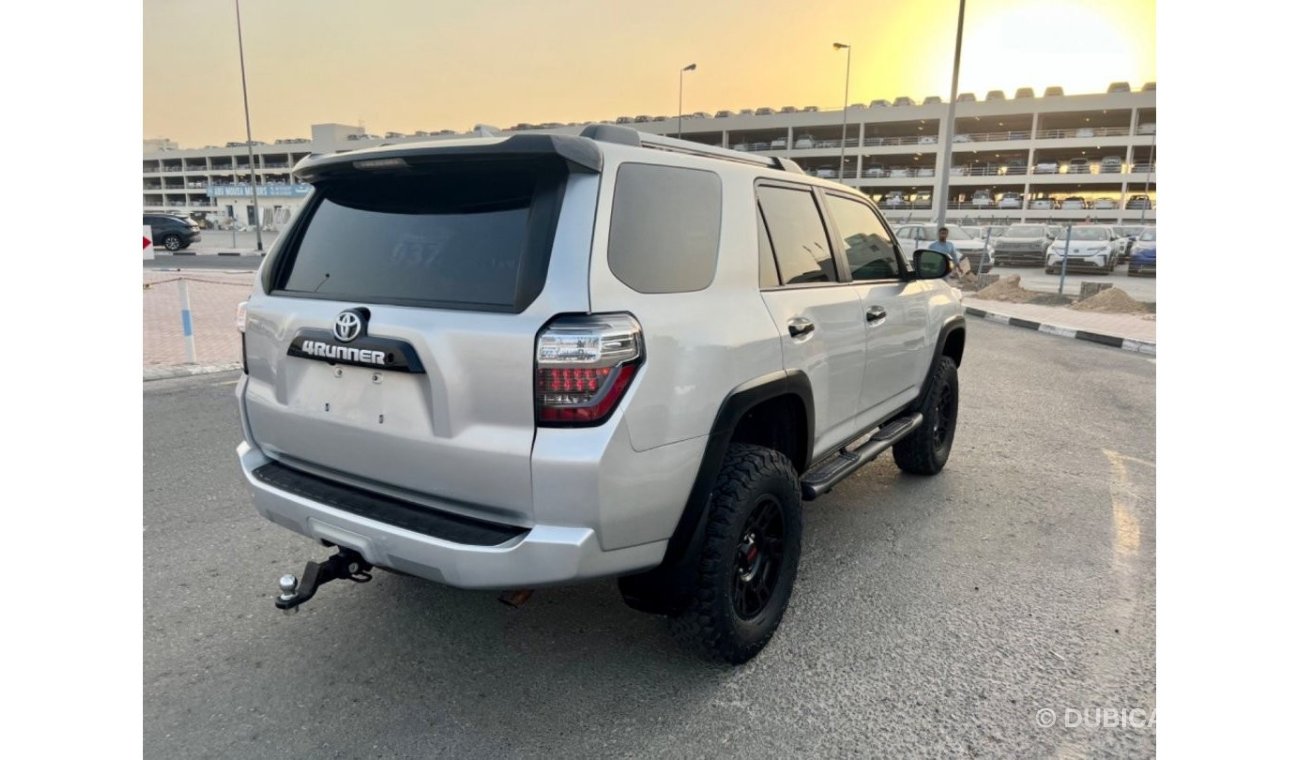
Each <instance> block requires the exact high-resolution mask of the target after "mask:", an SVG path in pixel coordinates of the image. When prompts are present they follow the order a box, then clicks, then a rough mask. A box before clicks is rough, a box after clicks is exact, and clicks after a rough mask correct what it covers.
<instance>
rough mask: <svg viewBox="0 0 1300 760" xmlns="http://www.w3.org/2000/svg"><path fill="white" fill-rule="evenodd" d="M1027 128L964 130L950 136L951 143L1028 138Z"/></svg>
mask: <svg viewBox="0 0 1300 760" xmlns="http://www.w3.org/2000/svg"><path fill="white" fill-rule="evenodd" d="M1029 136H1030V132H1029V130H1027V129H1007V130H1002V131H1000V132H964V133H962V134H956V135H953V136H952V141H953V143H972V142H1006V141H1008V140H1028V139H1029Z"/></svg>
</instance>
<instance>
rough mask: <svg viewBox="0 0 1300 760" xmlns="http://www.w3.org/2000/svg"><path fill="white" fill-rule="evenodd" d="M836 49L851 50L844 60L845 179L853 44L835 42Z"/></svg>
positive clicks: (842, 135)
mask: <svg viewBox="0 0 1300 760" xmlns="http://www.w3.org/2000/svg"><path fill="white" fill-rule="evenodd" d="M833 44H834V46H835V49H836V50H847V51H849V54H848V57H847V58H846V59H845V60H844V122H843V124H842V126H841V127H840V179H841V180H842V179H844V146H845V145H846V144H847V143H848V141H849V71H850V70H851V69H852V68H853V46H852V45H846V44H844V43H843V42H836V43H833Z"/></svg>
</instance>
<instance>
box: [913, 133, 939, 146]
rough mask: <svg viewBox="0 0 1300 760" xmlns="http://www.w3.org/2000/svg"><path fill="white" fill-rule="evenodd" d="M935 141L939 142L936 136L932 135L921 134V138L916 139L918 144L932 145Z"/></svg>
mask: <svg viewBox="0 0 1300 760" xmlns="http://www.w3.org/2000/svg"><path fill="white" fill-rule="evenodd" d="M937 142H939V139H938V138H937V137H935V136H934V135H921V139H920V140H918V141H917V144H918V145H934V144H935V143H937Z"/></svg>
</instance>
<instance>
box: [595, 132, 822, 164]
mask: <svg viewBox="0 0 1300 760" xmlns="http://www.w3.org/2000/svg"><path fill="white" fill-rule="evenodd" d="M579 136H580V137H587V138H590V139H592V140H595V141H597V142H603V143H614V144H617V145H631V146H633V147H637V148H654V149H656V150H666V151H670V152H672V153H685V154H688V155H692V156H704V157H705V158H718V159H722V160H724V161H735V162H736V163H741V164H749V165H750V166H761V167H764V168H767V169H777V170H778V171H786V172H795V173H797V174H803V173H804V172H803V169H802V168H800V166H799V164H796V163H795V162H794V161H791V160H790V159H788V158H784V157H781V156H771V157H768V156H755V155H751V154H749V153H741V152H740V151H738V150H729V149H727V148H719V147H716V146H713V145H704V144H703V143H697V142H691V141H690V140H680V139H677V138H674V137H665V136H663V135H656V134H651V133H649V132H640V131H638V130H635V129H632V128H631V127H624V126H620V125H617V124H592V125H590V126H588V127H586V128H585V129H583V130H582V132H581V133H579Z"/></svg>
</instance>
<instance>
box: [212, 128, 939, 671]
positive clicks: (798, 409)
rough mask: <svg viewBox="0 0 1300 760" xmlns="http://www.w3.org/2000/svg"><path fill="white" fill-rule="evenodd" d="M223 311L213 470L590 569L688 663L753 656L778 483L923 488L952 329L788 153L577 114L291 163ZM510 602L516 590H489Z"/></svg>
mask: <svg viewBox="0 0 1300 760" xmlns="http://www.w3.org/2000/svg"><path fill="white" fill-rule="evenodd" d="M295 172H296V174H297V175H298V176H300V177H301V178H302V180H303V181H305V182H309V183H311V184H312V185H313V186H314V189H313V192H312V194H311V196H310V198H309V199H308V201H307V203H306V205H305V207H304V209H303V212H302V213H301V214H300V215H299V216H298V218H297V219H296V220H295V222H294V224H293V225H292V227H291V228H290V229H289V230H288V231H287V232H286V233H285V234H283V235H282V236H281V237H280V238H279V240H277V242H276V244H275V247H274V248H273V250H272V251H271V252H270V253H269V255H268V256H267V258H266V260H265V262H264V263H263V266H262V268H261V270H260V272H259V274H258V277H257V280H256V283H255V285H254V288H253V292H252V295H251V296H250V298H249V300H248V301H247V303H246V304H243V305H241V313H240V317H239V322H240V328H241V330H242V332H243V347H244V376H243V377H242V379H241V380H240V381H239V383H238V386H237V393H238V402H239V411H240V416H241V420H242V424H243V437H244V441H243V443H241V444H240V445H239V447H238V456H239V461H240V464H241V466H242V469H243V472H244V474H245V476H246V477H247V480H248V482H249V483H250V484H251V486H252V489H253V503H254V505H255V506H256V508H257V510H258V511H259V512H261V514H263V515H264V516H265V517H267V518H268V519H270V520H271V521H273V522H275V523H277V524H279V525H281V526H283V527H285V528H288V529H290V530H293V531H296V532H298V533H301V534H303V535H305V536H308V537H310V538H312V539H314V540H316V541H318V542H320V543H322V544H324V545H325V546H327V547H335V548H337V553H335V554H334V555H333V556H332V557H331V558H330V559H328V560H326V561H324V562H322V563H315V562H312V563H308V564H307V568H306V571H305V572H304V573H303V574H302V577H301V578H298V577H295V576H291V575H290V576H285V577H283V578H281V582H280V586H281V588H280V594H279V596H278V597H277V599H276V605H277V606H278V607H280V608H282V609H285V610H292V609H295V608H296V607H297V605H299V604H301V603H303V602H304V601H306V600H307V599H310V598H311V597H312V595H313V594H315V593H316V591H317V589H318V587H319V586H320V585H321V584H322V583H325V582H327V581H331V580H343V579H351V580H356V581H364V580H368V579H369V578H370V574H369V571H370V570H371V569H372V568H373V567H379V568H383V569H388V570H392V571H396V572H400V573H405V574H408V575H413V576H418V577H420V578H425V579H428V580H432V581H436V582H439V583H445V584H450V585H452V586H458V587H461V588H471V589H501V590H506V591H512V590H514V591H519V592H522V591H524V590H528V589H532V588H535V587H539V586H546V585H554V584H563V583H568V582H573V581H580V580H584V579H590V578H599V577H617V578H618V585H619V588H620V590H621V592H622V594H623V596H624V598H625V599H626V601H627V603H628V604H630V605H631V606H632V607H634V608H636V609H638V610H643V611H647V612H652V613H656V614H661V615H667V616H670V618H671V619H672V622H671V627H672V628H674V629H675V631H676V632H677V633H678V634H679V635H680V636H681V637H683V638H684V639H686V640H688V641H690V642H693V643H694V644H695V645H697V646H698V647H700V648H701V650H702V651H703V652H705V653H706V654H709V655H711V656H713V657H715V658H718V659H722V660H725V661H729V662H733V663H739V662H743V661H745V660H747V659H749V658H750V657H752V656H754V655H755V654H756V653H757V652H758V651H759V650H761V649H762V648H763V646H764V645H765V644H766V642H767V641H768V639H769V638H770V637H771V636H772V634H773V632H774V631H775V630H776V628H777V626H778V624H779V623H780V621H781V618H782V615H783V613H784V611H785V608H786V604H787V602H788V600H789V598H790V595H791V592H792V589H793V586H794V582H795V573H796V569H797V566H798V563H799V556H800V546H801V540H802V531H803V527H802V526H803V519H802V512H801V509H802V506H801V502H802V501H806V500H811V499H815V498H817V497H818V496H820V495H822V494H825V493H826V492H827V491H829V490H830V489H831V488H832V487H833V486H835V485H836V484H837V483H839V482H840V481H842V480H843V479H844V478H845V477H847V476H848V475H850V474H851V473H853V472H854V471H855V470H857V469H858V468H859V467H861V466H862V465H864V464H866V463H867V462H869V461H871V460H872V459H874V458H875V457H877V456H878V455H880V454H881V453H883V452H884V451H885V450H886V449H892V452H893V459H894V461H895V462H896V463H897V465H898V467H899V468H900V469H902V470H903V471H905V472H908V473H916V474H921V475H933V474H935V473H938V472H939V471H940V470H941V469H942V468H943V466H944V463H945V462H946V461H947V459H948V456H949V452H950V451H951V448H952V444H953V435H954V431H955V428H956V423H957V406H958V404H957V399H958V395H957V390H958V385H957V367H958V365H959V364H960V363H961V359H962V352H963V348H964V345H965V323H964V319H963V316H962V307H961V302H960V300H959V298H960V296H959V294H958V293H957V291H956V290H955V289H954V288H953V287H952V286H951V285H950V284H949V283H948V282H947V281H946V280H945V279H944V278H945V277H946V275H948V274H949V273H950V272H951V264H950V263H949V259H948V258H947V257H946V256H944V255H943V254H940V253H938V252H935V251H919V252H917V253H916V254H915V255H914V256H912V257H911V258H905V257H904V256H903V255H902V254H901V252H900V250H899V247H898V244H897V241H896V240H895V239H894V237H893V235H892V233H891V232H890V229H889V226H888V225H887V224H886V223H885V221H884V219H883V218H882V217H881V215H880V214H879V212H878V211H877V210H876V208H875V207H874V206H873V205H872V204H871V203H870V202H869V201H868V200H867V199H866V198H865V197H864V196H863V195H862V194H860V193H859V192H857V191H856V190H853V189H851V188H849V187H846V186H844V185H841V184H837V183H834V182H826V181H821V180H818V179H816V178H811V177H808V176H806V175H805V174H804V173H803V172H802V171H800V170H799V167H798V166H797V165H795V164H794V163H793V162H791V161H789V160H788V159H784V158H771V157H762V156H756V155H753V154H746V153H738V152H733V151H729V150H725V149H721V148H714V147H711V146H703V145H697V144H694V143H689V142H683V141H679V140H673V139H671V138H662V137H656V136H653V135H644V134H640V133H638V132H636V131H634V130H632V129H630V128H627V127H618V126H613V125H599V126H593V127H589V128H587V129H586V130H585V131H584V132H583V133H582V135H581V136H576V135H541V134H520V135H514V136H510V137H508V138H485V139H474V140H460V141H446V142H439V143H437V144H436V145H435V144H410V143H408V144H404V145H400V146H388V147H377V148H368V149H364V150H357V151H353V152H346V153H339V154H333V155H323V156H311V157H309V158H306V159H304V160H303V161H302V162H300V163H299V164H298V166H297V167H296V168H295ZM515 598H518V595H516V597H515Z"/></svg>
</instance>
